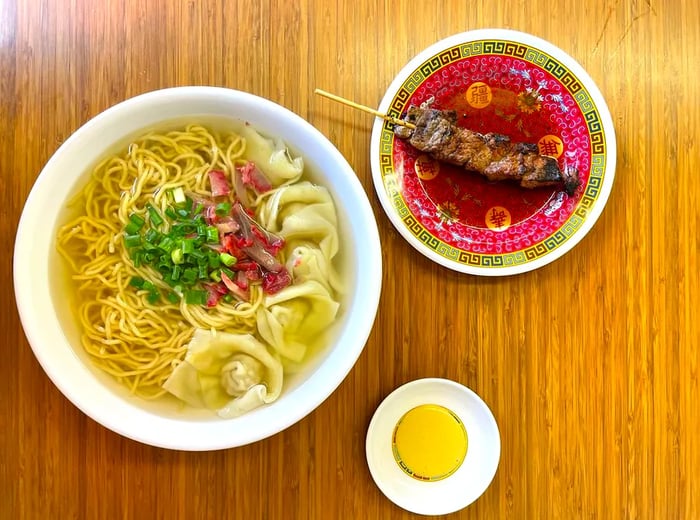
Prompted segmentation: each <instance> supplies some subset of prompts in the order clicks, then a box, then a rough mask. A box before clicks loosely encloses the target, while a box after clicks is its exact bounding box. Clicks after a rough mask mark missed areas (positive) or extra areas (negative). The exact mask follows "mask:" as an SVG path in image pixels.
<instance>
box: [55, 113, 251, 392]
mask: <svg viewBox="0 0 700 520" xmlns="http://www.w3.org/2000/svg"><path fill="white" fill-rule="evenodd" d="M245 146H246V142H245V140H244V139H243V138H242V137H241V136H239V135H237V134H235V133H229V134H224V133H221V134H219V133H216V132H211V131H208V130H207V129H205V128H203V127H201V126H198V125H191V126H188V127H187V128H186V129H185V130H184V131H174V132H169V133H167V134H155V133H151V134H148V135H146V136H144V137H142V138H141V139H139V140H136V141H134V142H133V143H132V144H131V145H130V146H129V147H128V150H126V151H125V152H123V153H121V154H119V155H114V156H111V157H108V158H106V159H105V160H104V161H102V162H101V163H99V164H98V166H97V167H96V168H95V170H94V171H93V172H92V175H91V177H90V180H89V181H88V184H87V185H86V186H85V188H84V189H83V190H82V191H81V192H80V193H79V194H78V195H77V196H76V197H75V198H74V199H73V201H72V202H71V204H80V207H81V208H82V209H83V211H82V212H81V214H80V215H79V216H77V217H76V218H74V219H73V220H71V221H70V222H68V223H66V224H65V225H64V226H63V227H61V228H60V230H59V232H58V236H57V244H56V247H57V250H58V251H59V253H60V254H61V255H62V256H63V257H65V258H66V260H67V261H68V265H69V268H70V269H71V272H72V279H73V280H74V290H75V291H76V293H77V298H76V301H77V303H76V305H77V312H76V315H77V318H78V320H79V321H80V325H81V327H82V338H81V343H82V345H83V348H84V349H85V351H86V352H87V353H88V354H89V355H90V357H91V358H92V360H93V361H94V363H95V364H96V365H97V366H98V367H100V368H101V369H102V370H104V371H105V372H106V373H108V374H111V375H112V376H114V377H115V378H116V379H117V380H118V381H120V382H121V383H123V384H124V385H125V386H127V387H128V388H129V389H130V390H131V391H132V392H133V393H135V394H137V395H140V396H142V397H146V398H156V397H159V396H160V395H163V394H164V393H165V392H164V390H163V389H162V384H163V382H164V381H165V380H166V379H167V378H168V377H169V375H170V374H171V372H172V370H173V368H174V367H175V366H177V364H178V363H180V362H181V360H182V359H183V357H184V355H185V350H186V346H187V343H188V342H189V340H190V338H191V336H192V334H193V332H194V329H195V328H206V329H218V330H225V331H229V332H239V333H240V332H248V333H252V332H254V331H255V315H256V312H257V309H258V307H259V306H260V305H261V304H262V301H263V293H262V290H261V288H260V287H259V286H252V287H251V301H250V302H248V303H238V304H236V303H225V302H223V301H221V302H219V304H218V305H217V306H216V307H214V308H211V309H209V308H205V307H203V306H197V305H187V304H185V303H184V301H181V302H180V303H178V304H172V303H169V302H166V301H160V302H157V303H155V304H150V303H148V301H147V295H148V292H147V291H137V290H136V289H134V288H133V287H131V286H129V280H131V278H132V277H134V276H139V277H142V278H144V279H147V280H149V281H150V282H151V283H153V284H154V285H155V286H156V287H158V288H160V289H169V287H168V285H167V284H166V283H165V282H164V281H163V280H162V279H161V277H160V275H159V274H157V273H156V272H155V271H154V270H153V269H151V268H150V267H146V266H141V267H139V268H136V267H134V265H133V264H132V262H131V259H130V258H129V254H128V251H127V250H126V249H125V247H124V246H123V242H122V236H123V234H122V229H123V228H124V226H125V225H126V223H127V222H128V219H129V215H131V214H132V213H134V212H136V213H138V214H140V215H142V216H143V215H144V214H145V213H146V209H145V208H146V204H147V203H151V204H153V205H154V206H155V207H157V208H160V210H161V212H162V211H164V210H165V208H166V207H167V205H168V199H167V193H168V191H169V190H170V189H172V188H176V187H181V188H183V190H185V191H186V192H192V193H196V194H199V195H201V196H204V197H207V196H210V191H209V181H208V175H207V172H208V171H209V170H211V169H220V170H224V171H227V172H231V170H232V169H233V168H235V166H236V165H240V164H242V163H243V162H244V161H243V154H244V152H245ZM165 229H166V230H167V224H166V228H165Z"/></svg>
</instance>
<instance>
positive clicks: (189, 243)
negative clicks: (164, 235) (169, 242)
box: [180, 238, 194, 255]
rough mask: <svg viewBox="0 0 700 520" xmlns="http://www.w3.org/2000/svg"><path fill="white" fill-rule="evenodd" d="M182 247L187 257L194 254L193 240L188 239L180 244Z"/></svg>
mask: <svg viewBox="0 0 700 520" xmlns="http://www.w3.org/2000/svg"><path fill="white" fill-rule="evenodd" d="M180 247H181V248H182V252H183V253H185V254H186V255H188V254H190V253H193V252H194V240H192V239H191V238H186V239H184V240H183V241H182V242H180Z"/></svg>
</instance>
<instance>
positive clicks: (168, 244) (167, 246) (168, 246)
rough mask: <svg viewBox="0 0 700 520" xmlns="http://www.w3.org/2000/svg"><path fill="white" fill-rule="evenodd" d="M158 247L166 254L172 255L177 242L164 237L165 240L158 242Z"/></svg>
mask: <svg viewBox="0 0 700 520" xmlns="http://www.w3.org/2000/svg"><path fill="white" fill-rule="evenodd" d="M158 247H159V248H160V249H162V250H163V251H165V252H166V253H170V252H171V251H172V250H173V249H175V241H174V240H173V239H172V238H170V237H169V236H167V235H166V236H164V237H163V240H161V241H160V242H158Z"/></svg>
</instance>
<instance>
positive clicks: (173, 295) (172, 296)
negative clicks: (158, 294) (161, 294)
mask: <svg viewBox="0 0 700 520" xmlns="http://www.w3.org/2000/svg"><path fill="white" fill-rule="evenodd" d="M168 301H169V302H170V303H177V302H179V301H180V297H179V296H178V295H177V293H174V292H169V293H168Z"/></svg>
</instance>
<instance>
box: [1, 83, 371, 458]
mask: <svg viewBox="0 0 700 520" xmlns="http://www.w3.org/2000/svg"><path fill="white" fill-rule="evenodd" d="M208 118H216V120H217V121H221V119H222V118H225V119H231V120H236V121H247V122H249V123H251V124H252V125H253V126H254V127H255V128H256V129H258V130H259V131H261V132H262V133H264V134H267V135H271V136H277V137H280V138H281V139H283V140H284V141H285V142H286V143H287V145H288V146H289V147H290V149H292V150H293V151H294V152H296V153H298V154H300V155H301V156H303V158H304V161H305V164H307V165H309V166H311V170H312V171H315V172H318V174H317V175H315V176H312V180H314V181H315V182H317V183H319V184H322V185H324V186H326V187H327V188H328V189H329V190H330V191H331V194H332V196H333V198H334V200H335V203H336V207H337V210H338V217H339V221H340V229H339V234H340V237H342V240H341V248H342V250H341V253H340V254H339V257H341V265H340V266H339V268H340V271H341V274H342V276H343V277H344V278H345V280H346V282H347V283H346V287H347V288H348V291H347V294H346V295H345V296H344V300H343V304H342V307H341V309H342V310H341V313H340V316H339V319H338V320H337V323H336V324H335V325H334V326H335V327H337V330H336V332H335V334H334V337H335V341H334V343H333V344H331V345H328V346H327V347H326V349H325V350H324V351H322V352H321V353H319V354H318V355H316V356H315V357H313V358H312V359H311V360H309V361H308V362H307V363H306V364H305V366H304V368H303V370H302V371H300V372H298V373H296V374H293V375H291V376H289V377H287V378H286V380H285V385H284V389H283V392H282V395H281V396H280V397H279V399H277V401H275V402H274V403H272V404H270V405H267V406H264V407H262V408H259V409H257V410H254V411H252V412H249V413H248V414H246V415H244V416H242V417H239V418H235V419H230V420H222V419H220V418H218V417H216V416H215V415H214V414H213V413H211V412H207V411H201V412H199V411H196V412H195V411H186V412H183V411H182V410H181V409H179V408H178V407H177V406H175V404H173V403H170V404H168V402H167V400H166V401H164V402H149V401H144V400H141V399H138V398H135V397H133V396H131V395H130V394H129V393H128V390H126V389H125V388H123V387H122V386H121V385H119V384H118V383H117V382H116V381H114V380H113V379H112V378H111V377H110V376H108V375H106V374H104V373H103V372H101V371H100V370H98V369H96V368H95V367H94V366H93V365H92V364H91V363H90V361H89V359H88V357H87V354H86V353H85V352H84V350H83V349H82V347H81V345H80V340H79V337H80V331H79V329H78V326H77V323H76V320H75V318H74V317H73V314H72V312H71V311H70V309H68V308H66V298H65V295H64V294H63V291H65V290H66V287H67V286H66V285H65V284H64V285H63V286H61V284H57V283H56V278H57V277H58V278H60V277H61V274H60V269H59V264H61V263H62V262H61V261H60V257H58V256H57V254H56V252H55V238H54V237H55V234H56V230H57V226H58V225H59V224H61V222H60V219H61V214H62V212H63V211H64V208H65V206H66V201H67V199H68V198H69V196H70V195H71V194H72V193H74V192H75V191H76V190H77V189H79V187H80V186H82V185H84V183H85V182H86V180H87V175H89V173H88V170H89V168H90V167H91V166H93V165H94V164H95V162H96V161H97V160H99V159H100V158H101V157H102V156H104V155H105V154H107V153H111V152H114V151H115V148H116V147H118V146H123V145H125V144H126V142H127V140H128V139H129V138H133V137H134V136H137V135H139V134H140V133H142V132H144V131H145V130H148V129H152V128H159V126H162V125H165V124H169V123H171V122H172V121H173V120H177V121H184V122H196V121H199V122H201V121H206V120H207V119H208ZM381 265H382V258H381V250H380V242H379V234H378V231H377V225H376V221H375V218H374V214H373V212H372V209H371V207H370V204H369V201H368V198H367V195H366V193H365V191H364V189H363V187H362V186H361V184H360V182H359V181H358V179H357V177H356V176H355V173H354V171H353V170H352V168H351V167H350V165H349V164H348V163H347V161H346V160H345V159H344V158H343V156H342V155H341V154H340V152H339V151H338V150H337V149H336V148H335V147H334V146H333V145H332V144H331V143H330V142H329V141H328V140H327V139H326V138H325V137H324V136H323V134H321V133H320V132H319V131H318V130H316V129H315V128H314V127H313V126H311V125H310V124H309V123H308V122H306V121H305V120H303V119H302V118H301V117H299V116H297V115H295V114H294V113H292V112H290V111H289V110H287V109H285V108H283V107H281V106H279V105H277V104H275V103H273V102H271V101H269V100H266V99H263V98H260V97H257V96H254V95H251V94H248V93H244V92H239V91H235V90H230V89H224V88H215V87H180V88H172V89H165V90H159V91H154V92H150V93H147V94H143V95H140V96H137V97H134V98H132V99H129V100H126V101H124V102H122V103H119V104H118V105H116V106H114V107H111V108H109V109H108V110H106V111H105V112H103V113H101V114H99V115H98V116H96V117H95V118H94V119H92V120H90V121H89V122H87V123H86V124H85V125H84V126H82V127H81V128H80V129H78V130H77V131H76V132H75V133H74V134H73V135H72V136H71V137H70V138H69V139H68V140H66V141H65V143H63V145H62V146H61V147H60V148H59V149H58V150H57V151H56V153H55V154H54V155H53V157H51V159H50V160H49V161H48V163H47V164H46V166H45V167H44V169H43V170H42V172H41V174H40V175H39V177H38V179H37V180H36V183H35V184H34V187H33V188H32V191H31V193H30V195H29V197H28V199H27V201H26V204H25V207H24V211H23V213H22V217H21V220H20V223H19V227H18V230H17V238H16V242H15V252H14V284H15V295H16V300H17V306H18V309H19V313H20V317H21V320H22V326H23V327H24V331H25V333H26V336H27V339H28V340H29V343H30V345H31V347H32V349H33V351H34V354H35V355H36V357H37V359H38V360H39V362H40V363H41V366H42V367H43V369H44V370H45V371H46V373H47V374H48V376H49V377H50V378H51V380H52V381H53V382H54V384H55V385H56V386H57V387H58V388H59V390H60V391H61V392H62V393H63V394H64V395H65V396H66V397H67V398H68V399H70V400H71V401H72V402H73V404H75V405H76V406H77V407H78V408H79V409H80V410H82V411H83V412H84V413H85V414H87V415H88V416H90V417H91V418H93V419H94V420H96V421H97V422H99V423H100V424H102V425H104V426H105V427H107V428H109V429H111V430H113V431H115V432H117V433H119V434H121V435H124V436H126V437H129V438H131V439H135V440H137V441H140V442H143V443H146V444H150V445H154V446H160V447H165V448H172V449H181V450H214V449H223V448H229V447H235V446H241V445H244V444H248V443H251V442H255V441H258V440H260V439H264V438H266V437H269V436H271V435H273V434H275V433H277V432H280V431H281V430H284V429H285V428H287V427H289V426H290V425H292V424H294V423H296V422H297V421H299V420H300V419H302V418H303V417H305V416H306V415H307V414H309V413H310V412H311V411H312V410H314V409H315V408H316V407H317V406H319V405H320V404H321V403H322V402H323V401H324V400H325V399H326V398H327V397H328V396H329V395H330V394H331V393H332V392H333V391H334V390H335V389H336V388H337V387H338V385H339V384H340V383H341V382H342V381H343V379H344V378H345V376H346V375H347V374H348V372H349V371H350V369H351V368H352V367H353V365H354V364H355V362H356V360H357V358H358V357H359V355H360V353H361V352H362V349H363V348H364V345H365V342H366V340H367V338H368V336H369V333H370V330H371V328H372V325H373V323H374V319H375V316H376V311H377V306H378V302H379V294H380V287H381V271H382V269H381ZM359 273H361V276H360V275H359Z"/></svg>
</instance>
